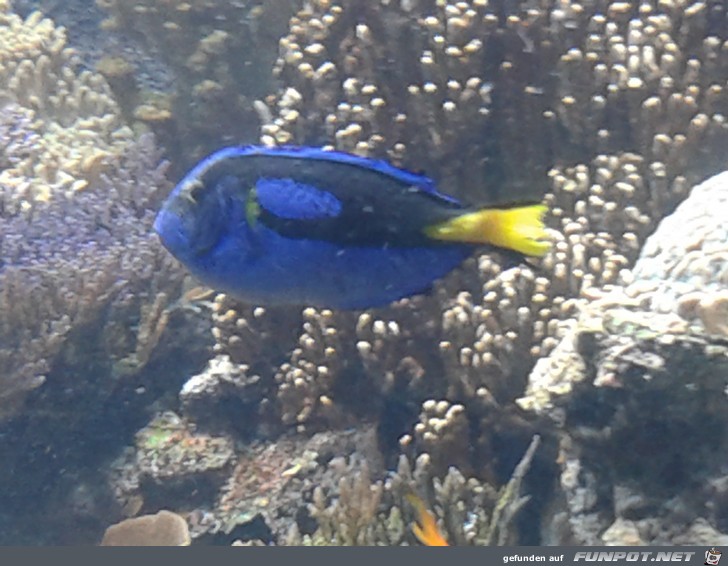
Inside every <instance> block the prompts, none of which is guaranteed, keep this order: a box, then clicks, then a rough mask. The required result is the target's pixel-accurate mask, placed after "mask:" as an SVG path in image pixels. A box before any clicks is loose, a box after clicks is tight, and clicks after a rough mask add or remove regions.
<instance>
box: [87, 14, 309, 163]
mask: <svg viewBox="0 0 728 566" xmlns="http://www.w3.org/2000/svg"><path fill="white" fill-rule="evenodd" d="M96 3H97V5H98V6H99V7H100V8H101V9H103V10H104V11H105V12H106V13H107V14H108V18H107V19H106V20H105V21H104V22H102V24H101V25H102V27H103V28H104V29H116V30H121V31H123V32H127V33H133V34H134V35H136V36H141V38H142V39H143V42H144V44H145V45H146V46H147V47H148V48H149V49H150V50H152V51H153V52H154V53H156V54H157V57H158V58H160V59H162V60H163V61H164V62H165V63H166V65H167V67H168V69H169V71H170V72H171V73H172V75H173V84H172V90H171V91H169V90H165V91H156V92H154V91H149V90H147V89H142V92H140V93H136V92H135V87H134V83H133V81H118V82H112V88H114V92H115V93H116V94H117V96H118V97H119V100H120V101H122V102H123V103H124V104H125V111H126V112H127V114H129V115H131V116H133V117H134V119H136V120H138V121H140V122H143V123H145V124H147V125H148V126H149V127H150V128H151V129H152V130H153V131H154V132H155V133H156V134H157V135H158V136H159V138H160V141H161V143H163V144H164V145H165V147H167V149H168V151H170V152H171V155H173V156H174V157H175V158H176V160H177V161H178V162H179V163H180V169H183V168H184V167H187V166H190V165H191V164H192V163H194V162H195V161H196V160H197V159H199V158H201V157H203V155H204V154H206V153H210V152H211V151H212V150H214V149H217V148H218V147H220V146H222V145H224V144H226V143H228V144H229V143H243V142H252V141H253V140H254V139H255V138H256V136H257V128H258V121H257V115H256V113H255V111H254V107H253V104H254V101H255V100H257V99H260V98H263V97H265V96H267V95H268V94H269V92H270V91H271V90H272V89H273V85H272V67H273V64H274V62H275V57H276V52H277V51H276V44H277V42H278V38H279V37H280V35H281V34H282V33H283V32H284V31H285V29H286V25H287V23H288V18H289V17H290V16H291V15H292V14H293V13H294V11H295V10H296V9H297V8H298V7H300V4H301V2H300V1H298V0H285V1H279V2H275V3H270V2H263V1H261V0H254V1H253V0H251V1H244V2H214V1H212V0H192V1H184V2H183V1H173V2H169V1H160V0H134V1H133V2H129V1H126V0H97V2H96ZM129 64H130V63H129V62H128V61H126V62H124V61H119V63H118V64H117V65H116V66H115V68H114V66H109V65H108V64H107V65H106V67H107V69H109V72H110V73H111V74H112V75H118V73H119V71H120V69H121V68H125V67H128V66H129ZM106 76H107V77H109V74H107V75H106Z"/></svg>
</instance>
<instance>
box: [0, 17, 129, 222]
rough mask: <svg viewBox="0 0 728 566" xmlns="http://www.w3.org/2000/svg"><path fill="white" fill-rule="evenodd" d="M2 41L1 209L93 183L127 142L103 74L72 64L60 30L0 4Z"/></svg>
mask: <svg viewBox="0 0 728 566" xmlns="http://www.w3.org/2000/svg"><path fill="white" fill-rule="evenodd" d="M0 45H2V48H1V49H0V85H1V86H0V99H2V111H1V112H2V114H1V117H0V137H1V138H2V140H3V141H2V142H0V150H1V151H2V154H0V165H2V169H1V170H0V185H2V186H3V188H4V190H3V195H2V207H3V209H4V210H5V211H6V212H7V211H10V212H12V211H14V210H17V209H20V208H23V207H28V206H30V205H31V204H32V203H33V202H34V201H47V200H49V199H50V198H52V197H53V196H54V195H60V194H65V195H69V194H72V193H73V192H76V191H79V190H82V189H85V188H87V187H88V186H90V185H93V184H97V183H98V181H99V179H100V177H101V176H102V175H104V174H106V173H109V172H111V171H112V170H113V169H114V168H115V167H116V164H117V162H118V159H119V156H120V155H121V154H122V153H124V151H125V149H126V147H127V146H129V144H130V143H132V135H131V131H130V130H128V129H127V128H124V127H123V123H122V120H121V116H120V113H119V108H118V106H117V105H116V103H115V102H114V101H113V99H112V98H111V95H110V91H109V88H108V86H107V85H106V82H105V81H104V79H103V78H102V77H101V76H100V75H95V74H93V73H90V72H89V71H83V70H80V69H79V68H78V67H79V64H78V63H79V62H78V59H77V58H76V56H75V55H74V53H73V51H72V50H71V49H70V48H68V47H66V37H65V33H64V31H63V29H62V28H57V27H54V25H53V23H52V22H51V20H49V19H44V18H43V17H42V15H41V14H40V13H39V12H34V13H33V14H31V15H30V16H28V18H27V19H25V20H23V19H22V18H20V17H19V16H17V15H16V14H14V13H12V12H10V11H9V8H8V7H7V6H4V7H2V8H1V9H0ZM8 192H9V194H8Z"/></svg>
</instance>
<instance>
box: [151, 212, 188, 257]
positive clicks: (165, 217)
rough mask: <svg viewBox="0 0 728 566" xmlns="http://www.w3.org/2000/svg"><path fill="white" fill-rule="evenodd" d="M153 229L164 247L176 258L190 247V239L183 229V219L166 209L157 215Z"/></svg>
mask: <svg viewBox="0 0 728 566" xmlns="http://www.w3.org/2000/svg"><path fill="white" fill-rule="evenodd" d="M153 228H154V231H155V232H156V233H157V235H158V236H159V239H160V240H161V241H162V244H163V245H164V247H165V248H167V250H169V252H170V253H171V254H172V255H174V256H176V255H177V254H178V253H180V252H181V251H182V250H185V249H187V248H188V247H189V245H190V242H189V237H188V236H187V234H186V233H185V231H184V229H183V222H182V219H181V218H180V217H179V216H178V215H177V214H175V213H173V212H170V211H169V210H168V209H166V208H163V209H162V210H160V211H159V213H157V217H156V218H155V219H154V225H153Z"/></svg>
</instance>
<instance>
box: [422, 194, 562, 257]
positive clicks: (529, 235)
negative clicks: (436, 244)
mask: <svg viewBox="0 0 728 566" xmlns="http://www.w3.org/2000/svg"><path fill="white" fill-rule="evenodd" d="M545 213H546V206H544V205H542V204H534V205H528V206H518V207H514V208H483V209H481V210H476V211H475V212H467V213H465V214H462V215H460V216H457V217H455V218H452V219H450V220H446V221H445V222H440V223H439V224H434V225H432V226H428V227H427V228H425V230H424V231H425V234H426V235H427V236H429V237H430V238H433V239H435V240H443V241H448V242H466V243H470V244H487V245H491V246H496V247H499V248H504V249H507V250H513V251H516V252H519V253H522V254H525V255H529V256H536V257H541V256H543V255H545V254H546V252H548V250H549V248H550V247H551V245H550V244H549V242H548V241H547V234H546V229H545V227H544V224H543V220H542V218H543V216H544V214H545Z"/></svg>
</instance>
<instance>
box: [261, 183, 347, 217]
mask: <svg viewBox="0 0 728 566" xmlns="http://www.w3.org/2000/svg"><path fill="white" fill-rule="evenodd" d="M255 197H256V200H257V203H258V205H259V206H260V207H261V208H262V209H263V210H265V211H266V212H268V213H269V214H272V215H273V216H277V217H278V218H284V219H287V220H317V219H321V218H335V217H337V216H338V215H339V214H340V213H341V208H342V204H341V201H339V199H337V198H336V197H335V196H334V195H332V194H331V193H329V192H327V191H324V190H321V189H318V188H316V187H314V186H312V185H308V184H306V183H300V182H297V181H294V180H293V179H288V178H263V179H259V180H258V182H257V183H256V185H255Z"/></svg>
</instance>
